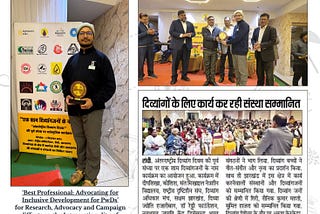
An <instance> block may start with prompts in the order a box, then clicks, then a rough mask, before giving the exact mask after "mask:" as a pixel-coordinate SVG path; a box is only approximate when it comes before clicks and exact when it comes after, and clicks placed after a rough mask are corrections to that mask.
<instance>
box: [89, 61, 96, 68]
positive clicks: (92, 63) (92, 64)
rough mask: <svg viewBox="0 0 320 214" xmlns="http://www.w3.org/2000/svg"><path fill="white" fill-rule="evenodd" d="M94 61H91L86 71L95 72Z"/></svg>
mask: <svg viewBox="0 0 320 214" xmlns="http://www.w3.org/2000/svg"><path fill="white" fill-rule="evenodd" d="M95 63H96V61H91V64H90V65H89V66H88V69H90V70H96V66H95V65H94V64H95Z"/></svg>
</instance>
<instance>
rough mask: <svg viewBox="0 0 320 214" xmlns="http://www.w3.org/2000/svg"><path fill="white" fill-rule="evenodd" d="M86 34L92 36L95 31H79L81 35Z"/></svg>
mask: <svg viewBox="0 0 320 214" xmlns="http://www.w3.org/2000/svg"><path fill="white" fill-rule="evenodd" d="M84 34H86V35H87V36H92V35H93V32H92V31H87V32H84V31H80V32H79V35H80V36H84Z"/></svg>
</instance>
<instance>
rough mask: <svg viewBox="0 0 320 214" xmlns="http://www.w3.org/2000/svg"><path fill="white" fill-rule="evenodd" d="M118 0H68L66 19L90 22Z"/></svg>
mask: <svg viewBox="0 0 320 214" xmlns="http://www.w3.org/2000/svg"><path fill="white" fill-rule="evenodd" d="M117 2H118V0H68V10H67V16H68V21H81V22H92V21H93V20H95V19H96V18H98V17H99V16H100V15H102V14H103V13H105V12H106V11H107V10H109V9H110V8H112V7H113V6H114V5H115V4H117Z"/></svg>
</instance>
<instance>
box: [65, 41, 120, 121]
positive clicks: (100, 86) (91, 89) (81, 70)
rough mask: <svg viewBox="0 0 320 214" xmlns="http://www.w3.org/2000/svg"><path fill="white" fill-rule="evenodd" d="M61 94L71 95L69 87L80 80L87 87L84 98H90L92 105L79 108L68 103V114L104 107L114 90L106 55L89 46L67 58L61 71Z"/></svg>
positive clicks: (114, 85)
mask: <svg viewBox="0 0 320 214" xmlns="http://www.w3.org/2000/svg"><path fill="white" fill-rule="evenodd" d="M62 80H63V82H62V90H63V95H64V97H66V96H67V95H71V96H72V94H71V92H70V87H71V85H72V83H73V82H75V81H81V82H83V83H84V84H85V85H86V87H87V93H86V95H85V97H84V98H90V99H91V100H92V103H93V106H92V107H91V108H90V109H81V108H80V105H69V106H68V114H69V115H71V116H77V115H84V114H88V113H90V112H92V111H94V110H98V109H104V108H105V102H107V101H108V100H109V99H110V98H111V97H112V96H113V94H114V92H115V90H116V82H115V78H114V73H113V68H112V65H111V63H110V61H109V59H108V57H107V56H106V55H105V54H103V53H102V52H100V51H98V50H96V49H95V48H94V47H91V48H89V49H87V50H85V51H83V50H81V51H80V52H79V53H77V54H75V55H73V56H72V57H70V58H69V60H68V62H67V64H66V66H65V67H64V69H63V72H62Z"/></svg>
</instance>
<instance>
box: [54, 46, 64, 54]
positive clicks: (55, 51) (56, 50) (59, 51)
mask: <svg viewBox="0 0 320 214" xmlns="http://www.w3.org/2000/svg"><path fill="white" fill-rule="evenodd" d="M53 52H54V53H55V54H61V53H62V46H61V45H55V46H54V48H53Z"/></svg>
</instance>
